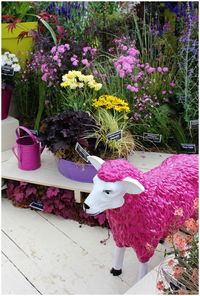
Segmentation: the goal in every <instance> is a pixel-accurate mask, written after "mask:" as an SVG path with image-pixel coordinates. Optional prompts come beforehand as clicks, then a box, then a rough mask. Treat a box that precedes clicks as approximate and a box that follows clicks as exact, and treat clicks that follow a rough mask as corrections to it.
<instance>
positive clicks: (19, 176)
mask: <svg viewBox="0 0 200 296" xmlns="http://www.w3.org/2000/svg"><path fill="white" fill-rule="evenodd" d="M5 153H6V154H8V153H9V152H8V151H5V152H3V154H2V156H3V155H4V154H5ZM9 155H11V156H10V158H9V159H8V160H7V161H4V162H3V163H2V178H5V179H10V180H16V181H25V182H28V183H33V184H39V185H44V186H53V187H57V188H61V189H68V190H72V191H74V197H75V201H76V202H77V203H80V202H82V199H83V196H84V193H90V192H91V190H92V186H93V184H92V183H83V182H76V181H72V180H70V179H67V178H65V177H64V176H62V175H61V174H60V172H59V171H58V168H57V164H56V160H55V157H54V156H53V154H52V153H51V152H49V151H48V150H47V149H45V150H44V151H43V153H42V155H41V167H40V168H39V169H37V170H35V171H26V172H25V171H23V170H20V169H19V168H18V164H17V159H16V158H15V156H14V155H12V153H11V154H9ZM169 156H170V154H166V153H155V152H142V151H137V152H134V154H133V155H131V156H130V157H129V161H130V162H132V163H134V165H135V166H137V167H138V168H139V169H141V170H143V171H147V170H149V169H150V168H152V167H154V166H156V165H159V164H160V163H161V162H162V161H163V160H164V159H166V158H167V157H169Z"/></svg>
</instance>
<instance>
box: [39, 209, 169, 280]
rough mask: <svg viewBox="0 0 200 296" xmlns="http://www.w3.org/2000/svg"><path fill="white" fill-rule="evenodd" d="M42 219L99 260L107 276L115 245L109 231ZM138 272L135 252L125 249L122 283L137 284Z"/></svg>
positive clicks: (160, 253)
mask: <svg viewBox="0 0 200 296" xmlns="http://www.w3.org/2000/svg"><path fill="white" fill-rule="evenodd" d="M39 215H40V216H42V217H43V218H44V219H46V220H47V221H49V223H51V224H52V225H53V226H54V227H56V228H57V229H58V230H60V231H61V232H64V233H65V234H66V235H68V236H69V237H70V238H71V239H72V240H73V241H76V243H77V244H78V245H79V246H81V247H83V248H84V249H85V250H87V251H88V253H89V254H90V255H92V256H94V257H96V258H99V260H100V262H103V263H104V265H105V274H108V272H109V270H110V268H111V267H112V260H113V254H114V248H115V243H114V241H113V238H112V234H111V232H110V230H106V229H103V228H102V227H90V226H87V225H81V231H80V225H79V223H77V222H74V221H72V220H65V219H63V218H61V217H60V218H59V217H56V216H53V215H51V214H46V213H42V212H40V213H39ZM108 232H109V233H110V238H109V239H108V240H107V241H106V245H104V244H103V243H101V241H104V240H106V239H107V238H108ZM165 248H166V246H165V245H159V246H158V247H157V250H156V252H155V255H154V256H153V257H152V258H151V260H150V261H149V271H150V270H152V269H153V268H154V267H155V266H157V265H158V264H159V263H160V262H161V261H163V258H164V250H165ZM137 271H138V259H137V257H136V255H135V252H134V251H133V250H132V249H131V248H127V250H126V253H125V258H124V267H123V273H122V275H120V277H121V278H122V280H123V281H125V282H126V283H128V284H129V285H130V286H132V285H133V284H135V283H136V282H137Z"/></svg>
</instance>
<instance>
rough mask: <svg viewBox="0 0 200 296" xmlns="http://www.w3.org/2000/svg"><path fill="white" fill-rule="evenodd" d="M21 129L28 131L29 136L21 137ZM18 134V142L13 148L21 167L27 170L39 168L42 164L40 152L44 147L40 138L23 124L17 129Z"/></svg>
mask: <svg viewBox="0 0 200 296" xmlns="http://www.w3.org/2000/svg"><path fill="white" fill-rule="evenodd" d="M20 129H21V130H24V131H26V132H27V134H28V136H23V137H21V136H20V131H19V130H20ZM16 135H17V140H16V144H15V145H14V146H13V147H12V150H13V153H14V154H15V156H16V157H17V159H18V167H19V169H21V170H25V171H32V170H36V169H38V168H39V167H40V166H41V161H40V154H41V153H42V151H43V149H44V147H41V145H40V143H39V142H38V139H37V138H36V137H35V136H34V135H33V134H32V133H31V132H30V131H29V130H28V129H27V128H25V127H23V126H19V127H18V128H17V129H16Z"/></svg>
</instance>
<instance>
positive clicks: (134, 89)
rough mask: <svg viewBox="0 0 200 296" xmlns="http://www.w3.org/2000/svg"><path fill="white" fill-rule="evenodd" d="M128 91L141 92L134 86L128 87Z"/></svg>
mask: <svg viewBox="0 0 200 296" xmlns="http://www.w3.org/2000/svg"><path fill="white" fill-rule="evenodd" d="M127 89H128V90H130V91H132V92H138V91H139V88H138V87H135V86H132V85H130V84H129V85H127Z"/></svg>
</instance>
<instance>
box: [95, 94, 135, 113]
mask: <svg viewBox="0 0 200 296" xmlns="http://www.w3.org/2000/svg"><path fill="white" fill-rule="evenodd" d="M92 105H93V107H95V108H98V107H103V108H105V109H107V110H108V109H114V110H115V111H117V112H123V111H124V112H130V108H129V106H128V103H127V102H125V101H124V100H122V99H120V98H118V97H115V96H110V95H103V96H101V97H99V98H98V99H96V100H94V101H93V104H92Z"/></svg>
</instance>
